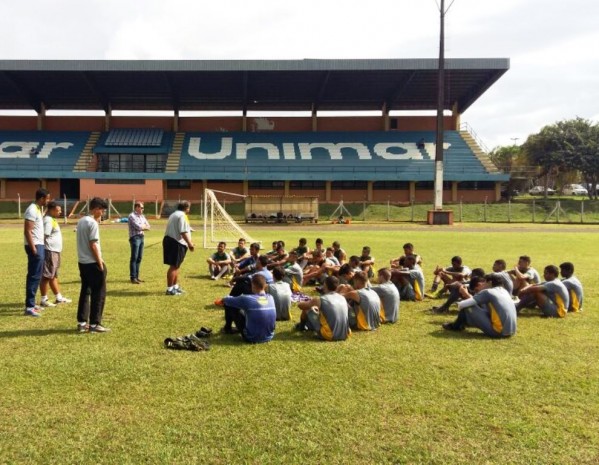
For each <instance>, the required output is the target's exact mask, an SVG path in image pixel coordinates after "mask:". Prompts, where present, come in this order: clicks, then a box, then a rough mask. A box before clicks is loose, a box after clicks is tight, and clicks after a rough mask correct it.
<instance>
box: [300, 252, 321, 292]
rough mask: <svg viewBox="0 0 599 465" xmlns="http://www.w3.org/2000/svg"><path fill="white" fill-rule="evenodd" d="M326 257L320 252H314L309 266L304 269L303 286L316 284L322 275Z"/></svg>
mask: <svg viewBox="0 0 599 465" xmlns="http://www.w3.org/2000/svg"><path fill="white" fill-rule="evenodd" d="M324 260H325V259H324V256H323V255H322V253H320V252H319V251H314V252H312V257H311V258H310V262H309V264H308V265H307V266H306V267H305V268H304V269H303V274H302V285H303V286H306V285H308V284H314V283H315V282H316V281H318V279H319V278H320V276H321V275H322V267H323V264H324Z"/></svg>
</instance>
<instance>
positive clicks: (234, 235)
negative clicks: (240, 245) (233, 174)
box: [204, 189, 259, 249]
mask: <svg viewBox="0 0 599 465" xmlns="http://www.w3.org/2000/svg"><path fill="white" fill-rule="evenodd" d="M215 192H218V193H220V194H224V195H227V196H229V195H230V196H234V197H242V198H244V197H245V195H239V194H233V193H231V192H223V191H215V190H212V189H205V190H204V248H205V249H208V248H212V247H214V246H215V244H218V243H219V242H221V241H224V242H227V243H231V244H233V243H234V244H237V241H238V240H239V239H240V238H241V237H243V238H244V239H245V240H246V242H247V243H252V242H259V241H256V240H255V239H253V238H252V237H251V236H250V235H249V234H248V233H247V232H245V231H244V230H243V228H242V227H241V226H239V225H238V224H237V223H236V222H235V220H234V219H233V218H231V216H230V215H229V214H228V213H227V212H226V210H225V209H224V208H223V206H222V205H221V204H220V203H219V201H218V200H217V198H216V195H215Z"/></svg>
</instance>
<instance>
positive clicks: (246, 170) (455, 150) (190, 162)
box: [179, 131, 493, 181]
mask: <svg viewBox="0 0 599 465" xmlns="http://www.w3.org/2000/svg"><path fill="white" fill-rule="evenodd" d="M192 138H193V139H192ZM223 138H230V139H232V143H233V148H232V154H229V153H226V154H225V155H227V156H225V157H224V158H220V159H218V157H217V156H212V157H211V155H213V154H218V153H219V151H220V150H221V148H222V140H223ZM198 139H200V145H201V147H200V148H201V152H202V154H204V156H203V159H200V158H201V157H199V156H198V155H197V152H198V151H199V150H198V147H197V145H198ZM421 140H424V144H425V148H420V149H418V148H417V142H419V141H421ZM192 142H193V143H192ZM238 143H241V144H252V143H258V144H271V145H270V147H273V146H274V147H276V148H277V150H278V153H275V157H276V158H277V159H269V158H268V155H267V153H266V150H265V149H263V148H255V149H251V150H248V153H247V156H246V158H245V159H243V158H240V157H239V158H238V157H237V156H236V155H238V154H237V152H236V148H237V146H236V144H238ZM302 143H309V144H316V145H318V144H323V143H329V144H346V143H354V144H362V146H366V147H367V148H368V151H369V155H370V158H369V159H360V158H359V156H358V155H357V152H356V150H354V149H351V148H347V149H346V148H344V149H342V160H338V159H334V157H332V156H331V154H330V153H329V152H328V151H327V150H323V149H321V148H315V149H313V150H311V152H310V153H311V156H312V159H310V160H302V159H300V158H299V155H298V153H299V147H298V144H302ZM379 143H383V144H384V143H392V144H398V146H400V147H401V146H402V144H404V145H403V147H410V148H409V150H410V156H409V157H406V158H402V157H400V156H398V157H389V159H385V158H383V157H381V156H379V155H377V153H376V151H375V147H376V146H377V144H379ZM194 144H195V146H194ZM283 144H285V145H286V146H287V148H289V147H292V148H293V153H294V154H295V159H285V156H284V153H283V150H284V148H283V147H284V146H283ZM434 144H435V133H434V132H433V131H410V132H408V131H405V132H402V131H392V132H357V133H345V132H344V133H340V132H329V133H325V132H320V133H269V134H265V133H259V134H256V133H187V134H186V135H185V142H184V144H183V150H182V155H181V162H180V166H179V173H187V174H191V173H194V172H198V175H199V174H200V173H199V172H201V176H202V177H203V178H205V179H230V180H241V179H248V180H252V179H254V180H275V179H280V180H312V179H313V180H317V179H320V180H323V179H326V180H333V181H335V180H355V181H358V180H372V181H374V180H378V181H385V180H393V181H425V180H430V178H431V172H433V171H434V157H435V153H434V151H435V146H434ZM445 144H446V145H448V147H447V148H446V150H445V152H444V169H445V179H446V180H454V181H466V180H469V181H470V180H472V181H486V180H492V178H493V176H492V175H490V173H489V172H488V171H487V170H486V169H485V167H484V166H483V165H482V164H481V162H480V160H479V159H478V158H477V157H476V156H475V154H474V152H473V151H472V149H471V148H470V147H469V146H468V144H467V143H466V142H465V141H464V140H463V138H462V137H461V136H460V134H459V132H457V131H446V132H445ZM192 146H193V147H192ZM393 150H395V151H393ZM194 153H195V154H196V156H195V157H194V156H192V155H193V154H194ZM391 153H394V154H397V155H400V154H405V153H406V152H405V150H401V149H397V148H394V149H391ZM206 154H207V155H206Z"/></svg>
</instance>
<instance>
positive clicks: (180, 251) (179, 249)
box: [162, 236, 187, 268]
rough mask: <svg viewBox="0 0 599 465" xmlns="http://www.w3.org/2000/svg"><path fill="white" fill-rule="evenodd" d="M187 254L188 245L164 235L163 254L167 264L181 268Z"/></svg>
mask: <svg viewBox="0 0 599 465" xmlns="http://www.w3.org/2000/svg"><path fill="white" fill-rule="evenodd" d="M185 254H187V246H186V245H183V244H181V243H180V242H178V241H176V240H175V239H173V238H172V237H170V236H164V239H162V256H163V261H164V264H165V265H170V266H174V267H175V268H179V267H180V266H181V263H183V260H185Z"/></svg>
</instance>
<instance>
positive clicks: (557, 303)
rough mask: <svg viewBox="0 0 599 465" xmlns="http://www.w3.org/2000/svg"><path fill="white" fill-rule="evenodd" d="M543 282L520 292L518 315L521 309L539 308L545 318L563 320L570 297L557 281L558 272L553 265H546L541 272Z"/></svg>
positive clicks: (564, 287) (562, 285)
mask: <svg viewBox="0 0 599 465" xmlns="http://www.w3.org/2000/svg"><path fill="white" fill-rule="evenodd" d="M543 278H545V281H544V282H543V283H541V284H531V285H530V286H527V287H525V288H524V289H522V290H520V294H519V297H520V302H518V305H517V306H516V309H517V310H518V313H519V312H520V311H521V310H522V309H523V308H534V307H535V306H537V307H539V308H540V309H541V311H542V312H543V315H544V316H546V317H559V318H564V317H565V316H566V313H568V307H569V306H570V295H569V293H568V289H566V286H564V284H563V283H562V282H561V281H560V280H559V270H558V269H557V266H555V265H547V266H546V267H545V269H544V270H543Z"/></svg>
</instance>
